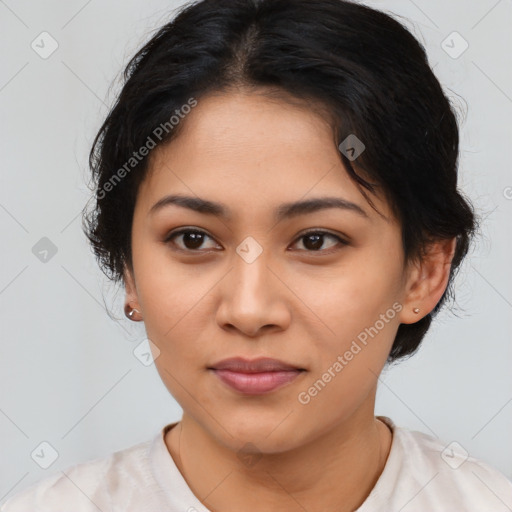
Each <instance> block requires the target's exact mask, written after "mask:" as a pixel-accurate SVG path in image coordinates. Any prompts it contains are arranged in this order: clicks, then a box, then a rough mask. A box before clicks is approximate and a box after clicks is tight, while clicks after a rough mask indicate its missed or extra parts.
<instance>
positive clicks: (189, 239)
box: [183, 233, 203, 249]
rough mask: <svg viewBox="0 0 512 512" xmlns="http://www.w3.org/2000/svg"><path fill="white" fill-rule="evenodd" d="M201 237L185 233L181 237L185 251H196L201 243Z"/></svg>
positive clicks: (198, 234) (199, 234) (200, 235)
mask: <svg viewBox="0 0 512 512" xmlns="http://www.w3.org/2000/svg"><path fill="white" fill-rule="evenodd" d="M202 236H203V235H202V234H201V233H185V234H184V235H183V243H184V244H185V247H187V249H197V248H199V247H201V244H202V243H203V240H202V238H201V237H202Z"/></svg>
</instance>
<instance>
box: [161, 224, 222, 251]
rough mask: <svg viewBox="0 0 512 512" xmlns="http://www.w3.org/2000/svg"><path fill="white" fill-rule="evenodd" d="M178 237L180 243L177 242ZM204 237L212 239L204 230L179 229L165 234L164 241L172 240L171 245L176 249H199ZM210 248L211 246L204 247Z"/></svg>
mask: <svg viewBox="0 0 512 512" xmlns="http://www.w3.org/2000/svg"><path fill="white" fill-rule="evenodd" d="M180 238H181V243H177V242H176V240H178V241H179V240H180ZM206 239H210V240H213V239H212V238H211V237H210V236H209V235H208V234H206V233H205V232H204V231H199V230H197V229H181V230H179V231H175V232H173V233H171V234H170V235H169V236H167V237H166V239H165V242H166V243H167V242H172V244H173V245H176V246H177V247H178V249H180V250H182V251H199V250H201V247H202V245H203V244H204V242H205V240H206ZM211 248H212V247H207V248H206V249H211ZM203 249H204V247H203Z"/></svg>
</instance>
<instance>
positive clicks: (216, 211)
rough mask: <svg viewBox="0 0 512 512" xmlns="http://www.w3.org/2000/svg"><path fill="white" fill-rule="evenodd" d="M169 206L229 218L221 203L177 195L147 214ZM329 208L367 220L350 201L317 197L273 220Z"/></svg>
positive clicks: (286, 208)
mask: <svg viewBox="0 0 512 512" xmlns="http://www.w3.org/2000/svg"><path fill="white" fill-rule="evenodd" d="M171 205H175V206H180V207H182V208H187V209H189V210H193V211H195V212H198V213H202V214H205V215H212V216H214V217H221V218H224V219H226V220H228V219H230V218H231V212H230V210H229V208H227V207H226V206H225V205H223V204H221V203H217V202H214V201H209V200H206V199H201V198H200V197H192V196H184V195H179V194H174V195H168V196H165V197H162V198H161V199H160V200H159V201H157V202H156V203H155V204H154V205H153V206H152V207H151V208H150V210H149V213H150V214H154V213H156V212H157V211H159V210H161V209H163V208H165V207H167V206H171ZM329 208H339V209H341V210H345V211H351V212H354V213H356V214H358V215H360V216H361V217H365V218H368V214H367V213H366V212H365V211H364V210H363V209H362V208H361V207H360V206H359V205H357V204H356V203H352V202H351V201H347V200H346V199H342V198H341V197H317V198H313V199H306V200H303V201H296V202H292V203H283V204H281V205H280V206H279V207H278V208H277V209H276V210H275V220H276V221H277V222H280V221H282V220H284V219H290V218H292V217H297V216H299V215H304V214H307V213H313V212H317V211H320V210H326V209H329Z"/></svg>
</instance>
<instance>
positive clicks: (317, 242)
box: [304, 235, 323, 251]
mask: <svg viewBox="0 0 512 512" xmlns="http://www.w3.org/2000/svg"><path fill="white" fill-rule="evenodd" d="M322 237H323V235H307V236H306V240H312V239H313V240H314V241H313V243H312V244H308V243H305V244H304V246H305V247H306V249H312V250H315V251H316V250H318V249H320V248H321V247H322ZM308 245H309V247H308Z"/></svg>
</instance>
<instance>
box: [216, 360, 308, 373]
mask: <svg viewBox="0 0 512 512" xmlns="http://www.w3.org/2000/svg"><path fill="white" fill-rule="evenodd" d="M212 369H214V370H231V371H233V372H238V373H263V372H279V371H293V370H302V369H303V368H299V367H298V366H293V365H291V364H287V363H284V362H283V361H279V360H278V359H271V358H269V357H260V358H258V359H253V360H249V359H244V358H243V357H232V358H230V359H224V360H222V361H220V362H218V363H216V364H214V365H213V366H212Z"/></svg>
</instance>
